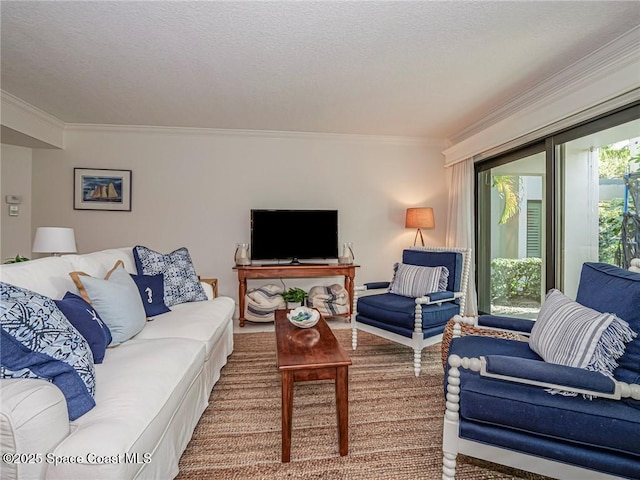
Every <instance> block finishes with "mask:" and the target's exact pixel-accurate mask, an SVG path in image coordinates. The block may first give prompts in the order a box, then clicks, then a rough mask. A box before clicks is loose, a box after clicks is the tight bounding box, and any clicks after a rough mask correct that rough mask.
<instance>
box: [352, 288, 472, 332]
mask: <svg viewBox="0 0 640 480" xmlns="http://www.w3.org/2000/svg"><path fill="white" fill-rule="evenodd" d="M415 309H416V301H415V299H414V298H409V297H403V296H401V295H395V294H393V293H381V294H379V295H368V296H366V297H361V298H359V299H358V314H360V315H362V316H364V317H367V318H370V319H373V320H376V321H378V322H380V323H382V324H387V325H393V326H398V327H402V328H405V329H409V330H410V331H413V324H414V322H415V320H414V319H415ZM459 312H460V305H459V303H458V301H457V300H456V301H455V302H443V303H442V304H441V305H437V304H433V305H422V328H423V329H425V328H430V327H439V326H443V327H444V325H446V323H447V322H448V321H449V320H450V319H451V318H452V317H453V316H454V315H457V314H458V313H459ZM443 329H444V328H443ZM409 336H411V335H409Z"/></svg>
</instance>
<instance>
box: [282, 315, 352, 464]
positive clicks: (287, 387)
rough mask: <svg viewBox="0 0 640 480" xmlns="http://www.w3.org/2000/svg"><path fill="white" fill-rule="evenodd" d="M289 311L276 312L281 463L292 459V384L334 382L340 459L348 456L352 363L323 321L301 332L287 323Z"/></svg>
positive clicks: (301, 329) (300, 329) (302, 329)
mask: <svg viewBox="0 0 640 480" xmlns="http://www.w3.org/2000/svg"><path fill="white" fill-rule="evenodd" d="M287 311H288V310H276V312H275V327H276V345H277V364H278V369H279V370H280V371H281V372H282V461H283V462H288V461H290V459H291V420H292V413H293V384H294V383H295V382H308V381H312V380H335V385H336V407H337V410H338V443H339V446H340V455H341V456H344V455H347V453H349V365H351V359H350V358H349V356H348V355H347V353H346V352H345V351H344V349H343V348H342V346H341V345H340V344H339V343H338V341H337V340H336V337H335V336H334V335H333V332H332V331H331V329H330V328H329V326H328V325H327V322H325V320H324V318H322V317H320V321H319V322H318V323H317V324H316V325H315V326H314V327H311V328H298V327H296V326H294V325H292V324H291V323H290V322H289V320H288V319H287Z"/></svg>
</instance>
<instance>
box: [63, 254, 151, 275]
mask: <svg viewBox="0 0 640 480" xmlns="http://www.w3.org/2000/svg"><path fill="white" fill-rule="evenodd" d="M62 258H67V259H69V261H70V262H72V263H73V268H72V269H71V270H80V271H82V272H85V273H87V274H89V275H91V276H92V277H96V278H104V276H105V275H106V274H107V272H108V271H109V270H110V269H111V268H112V267H113V265H114V264H115V263H116V262H118V261H120V262H122V263H123V264H124V269H125V270H126V271H127V272H129V273H139V272H137V271H136V263H135V260H134V258H133V251H132V247H123V248H110V249H107V250H100V251H99V252H91V253H85V254H83V255H63V256H62Z"/></svg>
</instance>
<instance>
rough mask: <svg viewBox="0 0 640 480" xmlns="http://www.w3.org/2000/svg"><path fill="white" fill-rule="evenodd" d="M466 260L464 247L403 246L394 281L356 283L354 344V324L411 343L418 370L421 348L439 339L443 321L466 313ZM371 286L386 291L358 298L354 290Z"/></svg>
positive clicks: (468, 258)
mask: <svg viewBox="0 0 640 480" xmlns="http://www.w3.org/2000/svg"><path fill="white" fill-rule="evenodd" d="M470 261H471V250H470V249H467V248H446V247H413V248H409V249H407V250H404V252H403V254H402V262H401V263H399V264H396V266H395V275H394V278H393V281H392V282H376V283H367V284H365V285H364V286H359V287H356V288H355V291H356V300H355V301H354V303H355V305H354V314H353V315H352V317H351V327H352V347H353V349H354V350H355V349H356V348H357V345H358V330H363V331H365V332H369V333H372V334H374V335H377V336H380V337H383V338H386V339H388V340H391V341H393V342H396V343H400V344H402V345H406V346H408V347H411V348H413V351H414V356H413V368H414V373H415V376H416V377H417V376H418V375H420V362H421V355H422V349H423V348H424V347H427V346H429V345H433V344H435V343H438V342H440V341H441V339H442V332H443V331H444V327H445V325H446V323H447V322H448V321H449V320H450V319H451V318H452V317H453V316H455V315H458V314H459V313H461V312H462V313H464V306H465V292H466V288H467V284H468V281H469V268H470ZM415 267H417V268H415ZM374 289H387V292H385V293H379V294H374V295H367V296H361V297H360V298H358V292H362V291H366V290H374Z"/></svg>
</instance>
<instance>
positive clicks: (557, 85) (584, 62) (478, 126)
mask: <svg viewBox="0 0 640 480" xmlns="http://www.w3.org/2000/svg"><path fill="white" fill-rule="evenodd" d="M638 62H640V27H634V28H632V29H631V30H629V31H628V32H626V33H624V34H623V35H621V36H620V37H618V38H616V39H615V40H613V41H611V42H609V43H608V44H606V45H603V46H602V47H600V48H599V49H597V50H595V51H593V52H592V53H590V54H589V55H587V56H585V57H583V58H581V59H580V60H578V61H576V62H574V63H573V64H571V65H569V66H567V67H566V68H564V69H563V70H561V71H560V72H558V73H556V74H554V75H552V76H551V77H549V78H547V79H546V80H544V81H542V82H540V83H538V84H537V85H536V86H534V87H532V88H530V89H529V90H526V91H524V92H523V93H521V94H520V95H518V96H516V97H515V98H513V99H512V100H510V101H509V102H507V103H506V104H504V105H502V106H500V107H498V108H496V109H495V110H493V111H492V112H491V113H489V114H488V115H486V116H485V117H484V118H483V119H482V120H480V121H478V122H476V123H474V124H472V125H470V126H468V127H466V128H465V129H463V130H462V131H460V132H458V133H456V134H455V135H452V136H451V137H450V140H451V143H452V144H456V143H459V142H461V141H463V140H465V139H467V138H469V137H471V136H473V135H475V134H477V133H479V132H481V131H482V130H485V129H486V128H488V127H490V126H491V125H494V124H496V123H498V122H500V121H502V120H505V119H507V118H509V117H511V116H513V115H514V114H516V113H519V112H521V111H522V110H526V109H530V108H535V107H537V106H540V105H543V104H548V103H550V102H552V101H553V100H554V99H556V98H558V97H562V96H564V95H565V94H566V93H568V92H569V91H570V90H573V89H575V88H577V87H579V86H581V85H588V84H591V83H595V82H597V81H598V80H600V79H601V78H602V77H603V76H606V75H607V72H610V71H615V70H617V69H622V68H624V67H627V66H630V65H633V64H637V63H638ZM637 79H638V84H639V85H640V76H638V77H637Z"/></svg>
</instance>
